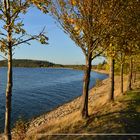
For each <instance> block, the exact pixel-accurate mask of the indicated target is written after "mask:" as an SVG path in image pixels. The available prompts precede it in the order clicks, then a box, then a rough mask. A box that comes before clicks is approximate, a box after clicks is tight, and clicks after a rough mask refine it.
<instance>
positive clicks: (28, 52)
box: [14, 8, 102, 64]
mask: <svg viewBox="0 0 140 140" xmlns="http://www.w3.org/2000/svg"><path fill="white" fill-rule="evenodd" d="M23 21H24V24H25V29H26V31H27V32H28V33H30V34H37V33H39V32H40V31H41V30H42V28H43V27H44V26H46V32H47V36H48V38H49V41H48V43H49V45H41V44H40V43H38V42H36V41H32V42H31V45H30V46H29V45H26V44H25V45H22V46H20V47H16V49H15V54H14V58H17V59H36V60H47V61H50V62H54V63H59V64H84V63H85V60H84V55H83V53H82V51H81V49H80V48H79V47H77V46H76V45H75V43H74V42H73V41H72V40H71V39H70V38H69V36H68V35H66V34H65V33H64V32H63V30H62V29H60V28H59V27H58V24H56V23H55V20H54V19H53V18H52V17H50V16H49V15H48V14H47V15H46V14H43V13H42V12H40V11H39V10H37V9H35V8H32V9H30V10H29V12H28V13H27V14H26V15H24V16H23ZM101 61H102V58H97V59H96V60H95V61H94V62H93V64H95V63H99V62H101Z"/></svg>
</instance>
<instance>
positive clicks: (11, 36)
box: [0, 0, 48, 140]
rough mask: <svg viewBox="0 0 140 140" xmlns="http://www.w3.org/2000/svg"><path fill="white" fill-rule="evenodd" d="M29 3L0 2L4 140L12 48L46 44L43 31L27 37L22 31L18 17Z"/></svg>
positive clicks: (8, 132)
mask: <svg viewBox="0 0 140 140" xmlns="http://www.w3.org/2000/svg"><path fill="white" fill-rule="evenodd" d="M30 6H31V5H30V3H29V2H28V1H25V0H16V1H15V0H3V1H0V21H1V23H2V24H3V27H2V28H1V30H0V48H1V51H2V52H3V53H4V54H5V55H6V56H7V61H8V62H7V63H8V71H7V88H6V111H5V130H4V131H5V140H11V128H10V126H11V101H12V100H11V97H12V87H13V71H12V59H13V58H12V56H13V50H14V47H16V46H18V45H21V44H24V43H26V44H29V41H31V40H38V41H40V42H41V43H42V44H46V43H47V42H46V41H47V40H48V38H47V37H46V36H45V33H44V29H43V30H42V32H40V33H39V34H38V35H28V34H27V33H26V31H25V30H24V29H23V26H24V24H23V21H22V20H21V19H20V15H21V14H22V15H23V14H26V12H27V10H28V8H29V7H30Z"/></svg>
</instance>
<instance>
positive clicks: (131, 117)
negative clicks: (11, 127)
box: [26, 76, 140, 140]
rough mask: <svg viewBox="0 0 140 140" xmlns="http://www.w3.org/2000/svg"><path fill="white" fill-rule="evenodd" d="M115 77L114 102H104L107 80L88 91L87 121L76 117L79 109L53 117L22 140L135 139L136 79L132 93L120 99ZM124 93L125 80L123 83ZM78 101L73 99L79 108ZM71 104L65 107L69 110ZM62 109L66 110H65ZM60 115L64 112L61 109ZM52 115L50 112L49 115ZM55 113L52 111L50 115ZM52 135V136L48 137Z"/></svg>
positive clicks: (139, 107)
mask: <svg viewBox="0 0 140 140" xmlns="http://www.w3.org/2000/svg"><path fill="white" fill-rule="evenodd" d="M119 78H120V77H119V76H116V77H115V101H114V102H110V103H108V102H107V94H108V91H109V89H108V86H109V79H106V80H104V81H102V82H101V84H100V85H98V87H94V88H93V89H91V91H90V96H89V114H90V117H89V118H88V119H87V120H82V119H81V118H80V115H79V108H77V109H76V110H73V111H72V112H71V113H69V114H66V115H64V116H62V117H59V116H58V117H56V118H55V119H52V120H50V121H46V122H44V123H42V124H41V125H39V126H37V127H34V129H31V131H28V133H27V136H26V140H29V139H33V140H49V139H50V140H55V139H57V140H59V139H64V140H84V139H89V140H90V139H93V138H94V139H98V140H99V139H121V140H124V139H128V138H130V139H138V137H139V136H136V135H135V134H134V135H133V136H128V135H127V134H132V133H140V125H139V124H140V79H137V82H136V83H135V84H133V90H132V91H131V92H126V94H125V95H121V96H120V91H119V88H118V87H119V84H120V82H119ZM124 81H125V82H124V85H125V86H124V90H125V91H126V84H127V83H126V81H127V78H126V77H125V80H124ZM79 101H80V98H79V99H77V100H75V103H76V105H79V103H80V102H79ZM72 105H74V106H75V104H73V103H71V104H68V105H67V107H70V108H73V107H72ZM67 107H66V108H67ZM59 111H60V112H65V107H64V108H63V106H62V107H61V109H60V110H59ZM52 114H53V113H52ZM54 114H55V112H54ZM98 133H103V134H108V133H109V134H114V133H115V134H125V135H122V136H119V135H115V136H111V135H109V136H105V135H103V136H102V135H99V136H98V135H90V134H98ZM52 134H53V135H52Z"/></svg>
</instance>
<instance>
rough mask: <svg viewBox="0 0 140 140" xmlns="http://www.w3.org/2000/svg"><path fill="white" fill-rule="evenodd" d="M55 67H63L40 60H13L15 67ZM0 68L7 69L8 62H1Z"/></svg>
mask: <svg viewBox="0 0 140 140" xmlns="http://www.w3.org/2000/svg"><path fill="white" fill-rule="evenodd" d="M54 66H56V67H58V66H59V67H61V66H62V65H59V64H54V63H51V62H48V61H40V60H28V59H14V60H13V67H54ZM0 67H7V62H6V60H2V61H0Z"/></svg>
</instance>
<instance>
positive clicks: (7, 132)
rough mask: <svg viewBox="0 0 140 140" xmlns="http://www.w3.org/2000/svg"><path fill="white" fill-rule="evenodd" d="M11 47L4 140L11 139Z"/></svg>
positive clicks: (10, 52)
mask: <svg viewBox="0 0 140 140" xmlns="http://www.w3.org/2000/svg"><path fill="white" fill-rule="evenodd" d="M12 85H13V80H12V48H8V70H7V88H6V111H5V140H11V97H12Z"/></svg>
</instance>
